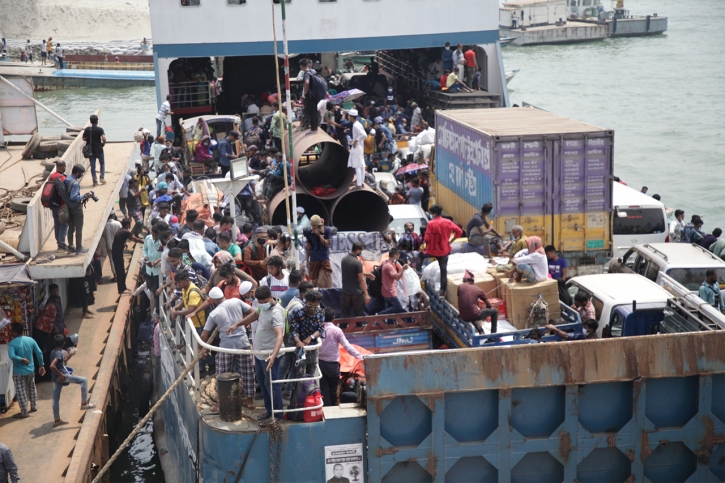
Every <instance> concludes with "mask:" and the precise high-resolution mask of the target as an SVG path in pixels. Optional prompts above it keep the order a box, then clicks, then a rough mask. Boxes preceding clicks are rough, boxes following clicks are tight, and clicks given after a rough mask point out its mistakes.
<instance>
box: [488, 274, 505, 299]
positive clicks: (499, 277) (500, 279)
mask: <svg viewBox="0 0 725 483" xmlns="http://www.w3.org/2000/svg"><path fill="white" fill-rule="evenodd" d="M487 272H488V274H489V275H491V276H492V277H493V278H494V280H495V281H496V287H497V289H496V292H495V293H492V294H491V296H493V297H496V298H499V299H501V300H503V299H504V296H503V284H504V283H506V282H507V281H508V279H509V278H510V277H507V276H506V273H504V272H499V271H498V270H496V268H495V267H494V268H489V269H488V270H487Z"/></svg>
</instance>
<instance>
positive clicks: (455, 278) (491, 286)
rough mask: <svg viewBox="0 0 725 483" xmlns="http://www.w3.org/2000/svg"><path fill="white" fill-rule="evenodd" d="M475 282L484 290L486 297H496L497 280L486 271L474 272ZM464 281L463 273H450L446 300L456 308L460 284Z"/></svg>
mask: <svg viewBox="0 0 725 483" xmlns="http://www.w3.org/2000/svg"><path fill="white" fill-rule="evenodd" d="M473 281H474V284H475V285H476V286H477V287H479V288H480V289H481V290H483V293H485V294H486V297H488V298H491V297H496V280H495V279H494V278H493V277H492V276H491V275H490V274H488V273H486V272H480V273H474V274H473ZM462 283H463V274H462V273H456V274H452V275H448V289H447V290H446V300H448V302H450V304H451V305H453V306H454V307H455V308H458V286H459V285H461V284H462Z"/></svg>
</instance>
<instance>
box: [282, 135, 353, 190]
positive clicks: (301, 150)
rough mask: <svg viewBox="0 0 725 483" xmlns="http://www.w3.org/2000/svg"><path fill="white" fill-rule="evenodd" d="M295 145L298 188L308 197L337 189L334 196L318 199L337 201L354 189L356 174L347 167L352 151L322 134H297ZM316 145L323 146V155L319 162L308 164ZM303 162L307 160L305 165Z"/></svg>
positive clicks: (293, 138) (294, 139)
mask: <svg viewBox="0 0 725 483" xmlns="http://www.w3.org/2000/svg"><path fill="white" fill-rule="evenodd" d="M292 142H293V144H294V156H295V173H296V175H297V185H298V186H301V187H302V188H303V189H304V190H305V191H307V192H308V193H311V192H312V190H313V189H315V188H316V187H318V186H323V185H330V186H333V187H335V188H337V189H336V190H335V192H334V193H330V194H329V195H325V196H318V198H322V199H324V200H332V199H335V198H337V197H338V196H340V195H341V194H342V193H344V192H345V191H346V190H347V189H348V188H349V187H350V184H351V183H352V180H353V178H354V177H355V170H353V169H352V168H348V167H347V158H348V151H347V149H345V148H344V147H343V146H342V145H341V144H340V143H339V142H337V141H336V140H334V139H333V138H331V137H330V136H329V135H328V134H327V133H326V132H324V131H322V130H318V131H316V132H311V131H309V130H304V131H298V132H295V133H293V134H292ZM315 145H319V146H320V148H322V152H321V153H320V154H319V156H318V158H317V159H316V160H314V161H310V162H308V159H309V157H308V156H307V155H306V154H305V153H306V151H307V150H308V149H310V148H311V147H313V146H315ZM300 160H304V162H303V163H302V164H301V165H300Z"/></svg>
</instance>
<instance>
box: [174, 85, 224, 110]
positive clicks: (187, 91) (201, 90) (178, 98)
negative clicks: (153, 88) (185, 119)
mask: <svg viewBox="0 0 725 483" xmlns="http://www.w3.org/2000/svg"><path fill="white" fill-rule="evenodd" d="M169 91H170V92H171V94H172V95H173V96H174V99H173V101H172V102H171V109H172V110H174V109H191V108H195V107H205V106H211V103H212V95H213V92H212V87H211V83H210V82H209V81H191V82H174V83H169Z"/></svg>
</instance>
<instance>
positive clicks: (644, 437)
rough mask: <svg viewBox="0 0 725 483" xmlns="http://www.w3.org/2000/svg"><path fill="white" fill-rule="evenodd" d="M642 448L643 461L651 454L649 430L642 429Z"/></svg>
mask: <svg viewBox="0 0 725 483" xmlns="http://www.w3.org/2000/svg"><path fill="white" fill-rule="evenodd" d="M640 441H641V442H640V449H641V452H642V454H641V456H640V458H641V459H642V462H644V460H646V459H647V457H648V456H649V455H650V453H651V452H652V450H650V449H649V435H648V434H647V431H642V439H641V440H640Z"/></svg>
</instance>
